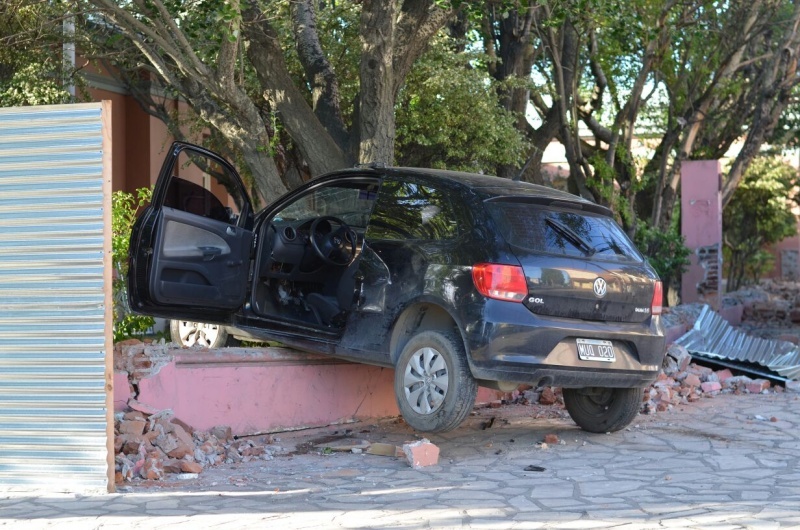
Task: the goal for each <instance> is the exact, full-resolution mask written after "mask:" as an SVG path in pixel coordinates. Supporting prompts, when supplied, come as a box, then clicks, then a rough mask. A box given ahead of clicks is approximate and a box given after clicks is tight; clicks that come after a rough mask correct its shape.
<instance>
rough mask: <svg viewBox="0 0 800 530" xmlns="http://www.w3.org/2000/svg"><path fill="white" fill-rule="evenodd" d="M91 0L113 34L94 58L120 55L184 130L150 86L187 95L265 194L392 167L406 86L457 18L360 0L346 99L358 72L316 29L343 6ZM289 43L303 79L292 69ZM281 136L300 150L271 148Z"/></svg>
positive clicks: (430, 9)
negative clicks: (340, 68)
mask: <svg viewBox="0 0 800 530" xmlns="http://www.w3.org/2000/svg"><path fill="white" fill-rule="evenodd" d="M86 1H87V3H88V4H89V5H91V6H93V7H94V9H95V11H94V12H93V13H91V14H89V15H88V16H87V21H88V22H89V24H90V25H91V28H92V32H91V33H92V34H93V35H94V36H95V37H96V36H97V35H98V34H100V33H104V39H97V38H95V39H94V43H95V45H96V46H97V47H96V48H95V51H96V55H97V57H106V58H107V59H109V60H111V62H112V64H113V65H114V66H115V67H116V69H117V71H119V72H120V74H121V76H122V78H123V79H125V80H126V82H127V84H128V85H129V88H130V90H131V91H132V93H134V94H136V95H137V97H138V98H139V99H140V101H141V102H143V103H144V106H145V108H146V109H148V111H149V112H151V113H153V114H154V115H157V116H159V117H160V118H162V119H164V120H165V122H167V123H171V124H172V125H173V127H172V132H173V134H175V135H176V136H178V137H180V136H181V135H182V129H181V128H180V127H179V123H178V122H176V121H175V120H173V119H172V116H171V115H170V113H169V112H168V110H167V109H166V107H165V106H164V105H163V100H162V99H159V98H158V97H153V94H154V93H155V94H158V93H164V94H170V95H175V96H179V97H180V98H181V99H182V100H184V101H186V102H187V103H188V104H189V106H190V107H191V108H192V109H193V111H194V112H195V113H196V114H197V116H199V117H200V118H201V119H202V120H203V122H204V123H207V124H208V125H210V126H211V127H212V128H213V129H214V130H215V132H216V133H217V134H219V135H221V137H223V138H224V139H225V140H226V141H228V142H229V143H230V144H231V145H232V146H233V147H234V148H235V149H236V151H237V152H238V153H239V154H240V155H241V157H242V160H243V163H244V165H245V166H246V168H247V169H248V170H249V172H250V174H251V175H252V176H253V178H254V181H255V184H256V187H257V189H259V190H260V191H261V193H262V194H263V195H264V196H265V197H267V198H269V197H275V196H276V195H278V194H280V193H282V192H284V191H285V190H286V189H287V187H291V186H293V185H295V184H296V183H297V182H296V181H294V180H292V179H293V178H296V176H297V174H298V171H299V170H305V169H306V166H307V171H308V172H310V173H311V174H314V175H316V174H320V173H323V172H326V171H329V170H333V169H338V168H342V167H346V166H350V165H352V164H353V163H356V162H358V163H371V162H377V163H391V162H392V161H393V158H394V141H395V117H394V105H395V101H396V99H397V95H398V93H399V90H400V88H401V86H402V85H403V82H404V80H405V78H406V76H407V75H408V73H409V71H410V69H411V67H412V65H413V64H414V62H415V61H416V59H417V58H419V57H420V55H421V54H422V53H423V52H424V51H425V48H426V45H427V44H428V42H429V41H430V40H431V38H433V36H434V35H435V34H436V33H437V32H438V31H439V30H440V29H441V28H442V27H443V26H444V25H445V24H446V23H447V22H448V21H449V20H450V19H451V18H452V17H453V16H454V15H455V10H454V9H453V8H452V7H449V6H447V5H442V3H441V2H434V1H433V0H402V1H401V0H389V1H379V0H363V1H362V2H361V3H360V6H359V10H358V20H357V27H358V31H357V35H358V41H357V48H358V52H359V53H358V69H357V76H358V88H357V91H356V92H355V98H354V101H352V102H343V101H342V99H341V93H342V90H341V86H342V85H343V84H344V83H348V82H349V80H347V79H342V78H341V77H340V75H339V73H338V72H337V71H336V70H335V69H334V67H333V66H332V62H331V59H330V58H329V56H328V55H327V54H326V50H325V49H324V48H323V45H322V42H323V41H324V40H325V39H326V38H327V36H326V35H324V34H321V32H320V29H319V27H318V13H317V9H318V6H322V7H319V8H320V9H337V8H338V7H337V6H336V5H335V3H332V5H331V6H325V5H324V4H322V3H320V2H315V1H312V0H292V1H291V2H285V1H283V2H281V1H270V0H229V1H223V0H216V1H214V0H212V1H210V2H168V1H167V0H132V1H131V2H125V3H120V2H116V1H114V0H86ZM284 15H285V16H284ZM287 28H291V31H292V34H291V39H287V37H286V33H287V32H286V31H284V30H286V29H287ZM346 30H347V29H346V28H345V29H343V30H342V31H346ZM287 42H291V43H292V44H293V45H294V47H295V50H294V53H293V57H295V58H296V59H297V60H298V61H299V63H300V64H301V65H302V71H303V75H302V78H298V76H297V75H292V74H293V73H294V72H293V71H292V68H291V64H289V62H288V61H287V50H286V43H287ZM143 81H144V83H143ZM345 105H348V108H349V109H351V112H350V113H349V114H346V113H344V112H343V107H344V106H345ZM280 134H285V135H286V136H287V137H288V143H289V144H290V148H291V149H295V150H296V151H297V153H299V156H297V157H294V158H292V157H283V158H281V157H280V156H278V157H276V156H274V155H276V154H280V153H279V152H277V151H278V149H277V148H276V143H277V142H276V141H275V140H276V137H277V136H279V135H280ZM285 143H286V142H284V144H285ZM276 160H277V162H276ZM293 164H294V166H293ZM298 165H302V166H303V167H298ZM293 176H294V177H293Z"/></svg>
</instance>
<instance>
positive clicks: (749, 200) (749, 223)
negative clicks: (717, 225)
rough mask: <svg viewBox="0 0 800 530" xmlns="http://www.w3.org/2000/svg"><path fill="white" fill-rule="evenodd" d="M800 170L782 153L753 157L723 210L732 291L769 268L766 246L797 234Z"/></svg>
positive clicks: (729, 281)
mask: <svg viewBox="0 0 800 530" xmlns="http://www.w3.org/2000/svg"><path fill="white" fill-rule="evenodd" d="M796 186H797V172H796V170H795V169H794V168H793V167H792V166H790V165H789V164H787V163H786V162H784V161H783V160H781V159H780V158H778V157H760V158H757V159H756V160H754V161H753V163H752V164H751V166H750V168H749V169H748V170H747V172H746V173H745V175H744V178H743V179H742V183H741V184H740V185H739V187H738V188H737V189H736V192H735V193H734V194H733V198H732V199H731V202H730V203H729V204H728V206H727V208H725V211H724V212H723V214H722V232H723V239H724V242H725V246H724V249H723V253H724V254H723V265H724V269H725V273H726V276H727V278H728V291H735V290H737V289H739V288H740V287H742V286H743V285H747V284H749V283H753V282H755V281H757V280H758V278H759V276H760V275H761V274H763V273H764V272H765V270H769V269H768V266H769V260H768V259H766V257H765V252H764V251H763V247H764V246H766V245H770V244H773V243H777V242H778V241H781V240H782V239H784V238H786V237H790V236H793V235H795V234H796V231H797V227H796V223H797V221H796V218H795V216H794V214H793V213H792V202H791V201H793V200H794V201H796V200H797V190H796Z"/></svg>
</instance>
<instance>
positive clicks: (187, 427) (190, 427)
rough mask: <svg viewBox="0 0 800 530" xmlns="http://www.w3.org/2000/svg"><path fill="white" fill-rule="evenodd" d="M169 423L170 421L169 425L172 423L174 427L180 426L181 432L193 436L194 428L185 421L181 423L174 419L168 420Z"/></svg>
mask: <svg viewBox="0 0 800 530" xmlns="http://www.w3.org/2000/svg"><path fill="white" fill-rule="evenodd" d="M169 421H170V423H174V424H175V425H180V426H181V427H183V430H184V431H186V432H188V433H189V434H194V427H192V426H191V425H189V424H188V423H186V422H185V421H182V420H180V419H178V418H175V417H173V418H170V420H169Z"/></svg>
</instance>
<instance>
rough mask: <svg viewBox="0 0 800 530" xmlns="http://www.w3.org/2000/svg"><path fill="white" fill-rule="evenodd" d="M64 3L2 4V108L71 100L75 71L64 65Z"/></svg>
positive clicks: (14, 1) (8, 1)
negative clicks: (71, 84) (70, 87)
mask: <svg viewBox="0 0 800 530" xmlns="http://www.w3.org/2000/svg"><path fill="white" fill-rule="evenodd" d="M66 10H67V5H66V3H65V2H59V1H49V2H30V1H24V0H6V1H5V2H3V4H2V5H0V107H11V106H19V105H47V104H56V103H66V102H68V101H70V99H71V96H70V94H69V92H67V91H66V90H64V87H65V86H66V85H67V83H68V82H69V78H70V77H71V76H72V74H73V72H71V71H69V70H68V69H67V68H66V67H65V65H64V64H62V41H63V37H64V34H63V29H62V20H63V17H64V14H65V13H66Z"/></svg>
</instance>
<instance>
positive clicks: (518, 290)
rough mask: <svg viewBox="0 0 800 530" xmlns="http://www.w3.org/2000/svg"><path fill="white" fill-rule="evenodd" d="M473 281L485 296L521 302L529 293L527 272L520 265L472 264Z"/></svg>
mask: <svg viewBox="0 0 800 530" xmlns="http://www.w3.org/2000/svg"><path fill="white" fill-rule="evenodd" d="M472 281H473V282H474V283H475V288H476V289H478V292H479V293H481V294H482V295H483V296H487V297H489V298H496V299H497V300H511V301H514V302H521V301H522V300H524V299H525V297H526V296H527V295H528V282H526V281H525V273H524V272H523V271H522V267H520V266H518V265H498V264H496V263H478V264H477V265H473V266H472Z"/></svg>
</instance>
